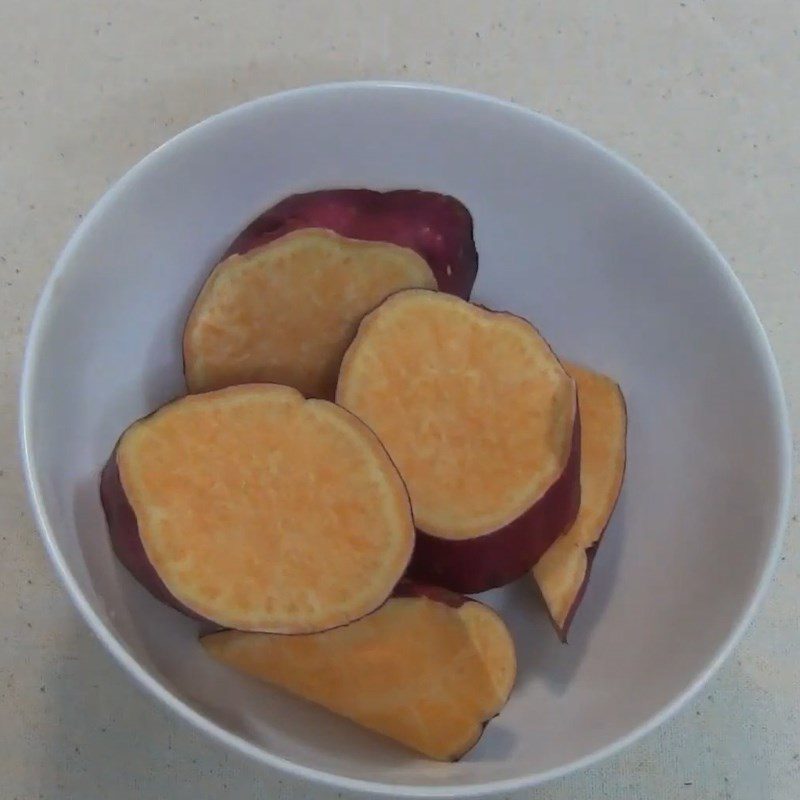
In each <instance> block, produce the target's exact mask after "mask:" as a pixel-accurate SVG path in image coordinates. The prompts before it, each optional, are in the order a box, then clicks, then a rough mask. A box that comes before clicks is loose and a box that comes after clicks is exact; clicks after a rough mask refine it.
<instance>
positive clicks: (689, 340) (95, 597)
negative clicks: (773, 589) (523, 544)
mask: <svg viewBox="0 0 800 800" xmlns="http://www.w3.org/2000/svg"><path fill="white" fill-rule="evenodd" d="M340 186H357V187H361V186H366V187H374V188H395V187H420V188H428V189H434V190H437V191H441V192H447V193H451V194H454V195H456V196H457V197H459V198H460V199H461V200H462V201H464V202H465V203H466V205H467V206H468V208H469V209H470V211H471V212H472V214H473V216H474V220H475V233H476V240H477V245H478V250H479V253H480V271H479V277H478V282H477V284H476V287H475V291H474V295H473V297H474V299H476V300H478V301H480V302H482V303H485V304H487V305H489V306H493V307H496V308H502V309H510V310H512V311H515V312H517V313H518V314H522V315H524V316H526V317H528V318H529V319H530V320H532V321H533V322H534V323H535V324H536V325H537V326H538V327H539V328H540V330H541V331H542V332H543V333H544V334H545V336H547V337H548V338H549V339H550V341H551V342H552V344H553V345H554V347H555V348H556V350H557V351H558V352H559V353H561V354H563V355H564V356H566V357H569V358H571V359H576V360H581V361H585V362H586V363H587V364H589V365H592V366H594V367H596V368H598V369H600V370H603V371H606V372H608V373H609V374H611V375H613V376H615V377H616V378H617V379H618V380H619V381H620V383H621V385H622V387H623V390H624V392H625V395H626V397H627V401H628V408H629V412H630V428H629V444H628V471H627V477H626V479H625V486H624V490H623V493H622V497H621V500H620V503H619V506H618V508H617V510H616V513H615V514H614V518H613V521H612V523H611V525H610V527H609V530H608V531H607V534H606V538H605V542H604V544H603V546H602V547H601V548H600V551H599V555H598V556H597V559H596V560H595V568H594V574H593V576H592V580H591V583H590V586H589V589H588V591H587V593H586V597H585V600H584V602H583V605H582V607H581V608H580V610H579V612H578V614H577V617H576V620H575V623H574V626H573V628H572V635H571V641H570V644H569V645H567V646H564V645H561V644H560V643H559V642H558V640H557V639H556V637H555V635H554V634H553V631H552V630H551V628H550V625H549V623H548V621H547V619H546V617H545V614H544V613H543V611H542V608H541V606H540V603H539V602H538V598H537V596H536V594H535V592H534V591H533V590H532V588H531V587H530V585H528V584H527V582H525V581H522V582H520V583H518V584H516V585H513V586H510V587H508V588H506V589H504V590H498V591H495V592H493V593H491V594H490V595H489V599H490V602H492V604H493V605H495V606H496V607H497V608H499V609H500V610H501V612H502V614H503V615H504V617H505V618H506V620H507V621H508V623H509V625H510V626H511V628H512V631H513V633H514V636H515V638H516V642H517V648H518V654H519V678H518V682H517V686H516V688H515V690H514V692H513V694H512V697H511V700H510V702H509V704H508V706H507V707H506V709H505V710H504V711H503V713H502V714H501V716H500V717H499V718H498V719H496V720H495V721H494V722H493V723H492V724H491V725H490V726H489V727H488V729H487V732H486V734H485V736H484V738H483V740H482V741H481V743H480V745H479V746H478V747H477V748H476V749H475V750H474V751H473V752H472V753H470V754H469V755H468V756H467V757H466V758H465V759H464V760H463V761H461V762H460V763H457V764H439V763H433V762H429V761H425V760H423V759H419V758H415V757H414V756H413V755H411V754H410V753H409V752H406V751H405V750H402V749H401V748H399V747H396V746H394V745H392V744H391V743H389V742H387V741H383V740H382V739H380V738H379V737H377V736H372V735H370V734H368V733H365V732H363V731H361V730H359V729H357V728H356V727H355V726H353V725H350V724H349V723H346V722H344V721H341V720H339V719H336V718H334V717H333V716H332V715H329V714H327V713H326V712H324V711H321V710H318V709H316V708H314V707H312V706H311V705H308V704H305V703H303V702H301V701H298V700H294V699H292V698H289V697H286V696H284V695H282V694H280V693H279V692H277V691H273V690H271V689H268V688H266V687H263V686H261V685H257V684H255V683H254V682H251V681H249V680H246V679H240V678H237V677H234V676H232V675H231V674H229V673H228V672H227V671H226V670H225V669H224V668H223V667H221V666H219V665H217V664H214V663H211V662H210V661H209V660H208V659H207V658H206V657H205V656H204V654H203V652H202V651H201V649H200V647H199V646H198V644H197V641H196V637H195V626H194V624H193V623H192V622H191V621H189V620H187V619H186V618H184V617H182V616H180V615H179V614H177V613H176V612H174V611H172V610H170V609H168V608H166V607H164V606H161V605H159V604H158V603H157V602H156V601H155V600H153V599H152V598H151V597H150V596H149V595H148V594H147V593H146V592H145V591H144V590H143V589H141V588H140V587H139V586H138V585H137V584H135V583H134V581H133V580H132V579H131V578H130V576H129V575H128V574H127V573H126V572H125V570H124V569H122V568H121V567H120V566H119V565H118V564H117V563H116V561H115V559H114V558H113V556H112V553H111V549H110V547H109V542H108V537H107V534H106V527H105V522H104V518H103V513H102V511H101V508H100V503H99V500H98V470H99V469H100V467H101V465H102V464H103V463H104V461H105V459H106V458H107V457H108V454H109V451H110V450H111V448H112V446H113V444H114V442H115V440H116V438H117V437H118V435H119V434H120V432H121V431H122V430H123V428H125V426H127V425H128V424H129V423H130V422H131V421H133V420H134V419H136V418H137V417H140V416H142V415H144V414H147V413H148V412H150V411H151V410H153V409H154V408H155V407H156V406H158V405H159V404H161V403H163V402H165V401H166V400H169V399H171V398H172V397H174V396H176V395H177V394H179V393H181V392H182V391H183V380H182V374H181V350H180V336H181V329H182V326H183V323H184V320H185V319H186V315H187V312H188V310H189V307H190V305H191V303H192V301H193V299H194V297H195V295H196V293H197V291H198V288H199V287H200V285H201V284H202V282H203V280H204V278H205V276H206V275H207V274H208V272H209V270H210V268H211V266H212V265H213V264H214V262H215V260H216V259H217V257H218V256H219V255H220V253H221V252H222V251H223V250H224V249H225V246H226V244H227V243H228V242H229V241H230V240H231V238H232V237H233V236H234V234H236V233H237V232H238V231H239V230H240V229H241V228H242V227H243V226H244V225H245V224H246V223H247V222H248V221H249V220H250V219H251V218H252V217H253V216H254V215H256V214H257V213H258V212H259V211H260V210H262V209H263V208H265V207H267V206H269V205H270V204H272V203H273V202H275V201H276V200H278V199H280V198H282V197H284V196H285V195H288V194H291V193H293V192H297V191H301V190H308V189H316V188H323V187H340ZM21 408H22V418H21V437H22V451H23V460H24V464H25V470H26V474H27V479H28V484H29V489H30V496H31V502H32V505H33V508H34V511H35V514H36V519H37V522H38V525H39V528H40V530H41V532H42V536H43V537H44V541H45V544H46V546H47V549H48V551H49V553H50V556H51V558H52V560H53V563H54V564H55V566H56V569H57V570H58V572H59V574H60V576H61V579H62V580H63V582H64V584H65V586H66V588H67V590H68V591H69V594H70V596H71V597H72V600H73V601H74V603H75V605H76V606H77V607H78V609H79V610H80V612H81V613H82V614H83V616H84V618H85V619H86V621H87V623H88V624H89V625H90V627H91V628H92V630H93V631H94V632H95V633H96V634H97V635H98V637H99V638H100V639H101V641H102V642H103V643H104V644H105V645H106V646H107V647H108V649H109V650H110V651H111V653H112V654H113V655H114V657H115V658H116V659H117V660H118V661H119V663H120V664H121V665H122V666H123V667H124V668H125V669H126V670H127V671H128V673H129V674H130V675H131V676H132V677H133V678H134V679H135V680H136V681H138V682H139V683H140V684H141V685H143V686H144V687H146V688H147V689H148V690H149V691H150V692H152V693H153V694H154V695H155V696H156V697H158V698H159V699H160V700H162V701H163V702H164V704H165V705H167V706H168V707H170V708H172V709H173V710H175V711H176V712H177V713H178V714H179V715H180V716H181V717H183V718H184V719H186V720H187V721H188V722H189V723H190V724H191V725H193V726H194V727H196V728H198V729H200V730H203V731H205V732H206V733H208V734H210V735H211V736H212V737H214V738H215V739H217V740H219V741H220V742H223V743H224V744H226V745H227V746H229V747H231V748H234V749H236V750H239V751H242V752H244V753H247V754H248V755H250V756H252V757H254V758H256V759H257V760H259V761H261V762H263V763H264V764H266V765H269V766H272V767H278V768H280V769H282V770H285V771H286V772H289V773H293V774H294V775H298V776H302V777H304V778H307V779H310V780H314V781H321V782H325V783H328V784H332V785H334V786H337V787H340V788H341V787H347V788H350V789H365V790H372V791H377V792H385V793H387V794H391V795H394V796H400V795H407V796H434V795H435V796H458V797H464V796H467V795H474V794H480V793H485V792H492V791H499V790H511V789H514V788H518V787H521V786H530V785H533V784H536V783H539V782H541V781H544V780H546V779H549V778H552V777H555V776H558V775H564V774H565V773H567V772H569V771H571V770H574V769H577V768H579V767H582V766H585V765H587V764H589V763H591V762H592V761H595V760H597V759H599V758H601V757H603V756H607V755H609V754H611V753H613V752H614V751H616V750H617V749H619V748H620V747H622V746H623V745H625V744H628V743H630V742H631V741H633V740H634V739H636V738H637V737H639V736H641V735H642V734H643V733H645V732H647V731H649V730H651V729H652V728H654V727H655V726H656V725H657V724H658V723H660V722H662V721H663V720H665V719H666V718H667V717H668V716H669V715H670V714H672V713H673V712H674V711H675V710H676V709H677V708H678V707H679V706H681V705H682V704H683V703H684V702H685V701H686V700H687V699H688V698H689V697H690V696H691V695H692V694H694V692H695V691H697V689H698V688H699V687H700V686H701V685H702V683H703V682H704V681H705V680H706V679H707V678H708V677H709V675H710V674H711V673H712V672H713V671H714V670H715V669H716V668H717V667H718V666H719V664H720V662H721V661H722V660H723V659H724V658H725V656H726V655H728V653H730V651H731V649H732V647H733V646H734V644H735V642H736V640H737V639H738V638H739V636H740V634H741V633H742V631H743V629H744V627H745V626H746V624H747V622H748V621H749V620H750V618H751V617H752V615H753V612H754V609H755V607H756V604H757V602H758V600H759V599H760V598H761V596H762V595H763V594H764V590H765V587H766V585H767V583H768V579H769V575H770V573H771V570H772V566H773V564H774V562H775V560H776V556H777V553H778V549H779V544H780V535H781V532H782V529H783V527H784V523H785V519H786V515H787V504H788V503H787V501H788V495H789V476H790V461H789V455H790V436H789V431H788V422H787V414H786V409H785V403H784V399H783V394H782V391H781V386H780V380H779V376H778V372H777V369H776V365H775V361H774V359H773V356H772V354H771V352H770V349H769V345H768V343H767V340H766V338H765V335H764V331H763V329H762V328H761V325H760V324H759V322H758V319H757V317H756V315H755V312H754V310H753V307H752V306H751V304H750V302H749V301H748V299H747V297H746V296H745V294H744V292H743V290H742V288H741V286H740V285H739V283H738V282H737V280H736V278H735V277H734V275H733V273H732V271H731V269H730V267H728V265H727V264H726V263H725V261H724V260H723V258H722V256H721V255H720V254H719V252H717V250H716V249H715V248H714V246H713V245H712V244H711V242H710V241H709V240H708V239H707V238H706V237H705V236H704V235H703V233H702V232H701V231H700V230H699V229H698V228H697V226H696V225H695V224H694V223H693V222H692V221H691V220H690V219H689V218H688V217H687V216H686V214H685V213H683V212H682V211H681V210H680V209H679V208H678V207H677V206H676V205H675V204H674V203H673V202H672V201H671V200H670V199H669V198H668V197H667V196H666V195H665V194H664V193H663V192H662V191H661V190H659V189H658V188H657V187H656V186H654V185H653V184H652V183H651V182H650V181H648V180H647V179H646V178H645V177H644V176H643V175H641V174H640V173H639V172H637V171H636V170H635V169H633V168H632V167H630V166H629V165H627V164H625V163H624V162H623V161H621V160H620V159H619V158H617V157H616V156H614V155H612V154H610V153H609V152H607V151H606V150H604V149H602V148H601V147H599V146H598V145H596V144H594V143H593V142H592V141H590V140H589V139H587V138H585V137H584V136H582V135H580V134H578V133H576V132H575V131H572V130H569V129H568V128H565V127H564V126H562V125H559V124H557V123H555V122H553V121H551V120H548V119H545V118H543V117H541V116H538V115H537V114H534V113H532V112H530V111H527V110H525V109H523V108H519V107H517V106H514V105H511V104H509V103H504V102H501V101H499V100H494V99H491V98H488V97H482V96H479V95H475V94H470V93H468V92H462V91H454V90H451V89H443V88H437V87H430V86H413V85H401V84H385V83H362V84H340V85H328V86H318V87H312V88H308V89H301V90H298V91H292V92H287V93H285V94H280V95H276V96H273V97H267V98H263V99H261V100H256V101H254V102H252V103H248V104H246V105H243V106H239V107H238V108H234V109H231V110H230V111H226V112H225V113H223V114H220V115H218V116H216V117H213V118H211V119H209V120H206V121H205V122H203V123H201V124H200V125H197V126H195V127H193V128H191V129H190V130H188V131H185V132H184V133H182V134H180V135H179V136H177V137H176V138H174V139H172V140H171V141H170V142H168V143H167V144H165V145H164V146H163V147H160V148H159V149H158V150H156V151H155V152H154V153H152V154H151V155H149V156H148V157H147V158H145V159H144V160H143V161H142V162H141V163H140V164H138V165H137V166H136V167H134V169H132V170H131V171H130V172H129V173H128V174H127V175H126V176H125V177H124V178H123V179H122V180H121V181H119V183H118V184H117V185H116V186H115V187H114V188H112V189H111V190H110V191H109V192H108V193H107V194H106V195H105V196H104V197H103V198H102V200H101V201H100V202H99V203H98V204H97V206H96V207H95V208H94V209H93V211H92V212H91V213H90V214H89V215H88V216H87V217H86V219H85V220H84V222H83V223H82V224H81V225H80V227H79V228H78V230H77V231H76V232H75V234H74V235H73V237H72V239H71V240H70V242H69V244H68V245H67V247H66V249H65V250H64V252H63V254H62V255H61V257H60V259H59V260H58V263H57V264H56V267H55V269H54V271H53V274H52V276H51V278H50V280H49V282H48V284H47V286H46V288H45V290H44V293H43V295H42V298H41V300H40V303H39V307H38V309H37V312H36V316H35V318H34V322H33V326H32V329H31V334H30V340H29V343H28V349H27V353H26V358H25V366H24V377H23V381H22V398H21Z"/></svg>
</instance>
